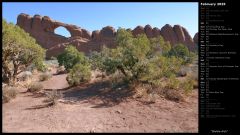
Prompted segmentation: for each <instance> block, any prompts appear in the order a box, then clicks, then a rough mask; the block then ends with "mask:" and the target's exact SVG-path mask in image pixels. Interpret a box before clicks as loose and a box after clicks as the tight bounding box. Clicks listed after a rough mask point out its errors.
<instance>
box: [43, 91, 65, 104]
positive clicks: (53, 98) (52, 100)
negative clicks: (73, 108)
mask: <svg viewBox="0 0 240 135" xmlns="http://www.w3.org/2000/svg"><path fill="white" fill-rule="evenodd" d="M46 96H47V99H46V100H45V102H48V103H49V104H51V105H56V104H57V103H58V99H60V98H61V97H62V94H61V93H60V92H59V91H57V90H52V91H51V92H49V93H46Z"/></svg>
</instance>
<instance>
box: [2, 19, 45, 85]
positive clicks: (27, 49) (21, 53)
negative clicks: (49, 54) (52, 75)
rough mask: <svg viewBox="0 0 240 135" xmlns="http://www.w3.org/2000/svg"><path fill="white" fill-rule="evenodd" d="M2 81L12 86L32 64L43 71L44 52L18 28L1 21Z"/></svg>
mask: <svg viewBox="0 0 240 135" xmlns="http://www.w3.org/2000/svg"><path fill="white" fill-rule="evenodd" d="M2 26H3V28H2V44H3V46H2V71H3V72H2V73H3V76H2V79H3V81H4V82H6V83H8V84H14V83H15V82H16V79H17V75H19V74H20V73H21V72H22V71H24V70H26V68H27V67H28V66H29V65H31V64H34V65H35V67H36V68H37V69H39V70H44V68H45V66H44V64H43V60H44V58H45V50H44V49H43V48H42V47H41V46H40V45H38V44H37V43H36V40H35V39H34V38H32V37H31V36H30V35H29V34H28V33H26V32H25V31H24V30H23V29H21V28H20V27H19V26H17V25H14V24H13V23H7V22H6V21H5V20H2Z"/></svg>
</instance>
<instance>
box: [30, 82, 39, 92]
mask: <svg viewBox="0 0 240 135" xmlns="http://www.w3.org/2000/svg"><path fill="white" fill-rule="evenodd" d="M42 89H43V85H42V84H41V83H39V82H33V83H31V84H30V86H29V88H28V91H29V92H33V93H35V92H39V91H41V90H42Z"/></svg>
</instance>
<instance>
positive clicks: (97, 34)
mask: <svg viewBox="0 0 240 135" xmlns="http://www.w3.org/2000/svg"><path fill="white" fill-rule="evenodd" d="M92 39H93V40H96V41H100V31H99V30H95V31H93V32H92Z"/></svg>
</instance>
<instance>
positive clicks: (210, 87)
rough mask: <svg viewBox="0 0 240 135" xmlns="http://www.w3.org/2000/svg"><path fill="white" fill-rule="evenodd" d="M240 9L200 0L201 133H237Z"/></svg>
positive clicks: (212, 1) (234, 6)
mask: <svg viewBox="0 0 240 135" xmlns="http://www.w3.org/2000/svg"><path fill="white" fill-rule="evenodd" d="M239 9H240V6H239V5H238V4H237V3H233V1H230V0H225V1H221V0H215V1H214V0H207V1H206V0H205V1H204V0H201V1H200V2H199V124H200V125H199V133H201V134H202V133H203V134H235V133H237V132H238V130H240V128H239V127H240V126H239V125H240V122H239V111H238V110H239V99H240V95H239V90H240V88H239V85H240V82H239V75H240V72H239V61H240V57H239V46H240V45H239V44H240V38H239V37H240V36H239V34H240V33H239V25H240V22H239V18H238V17H239Z"/></svg>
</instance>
